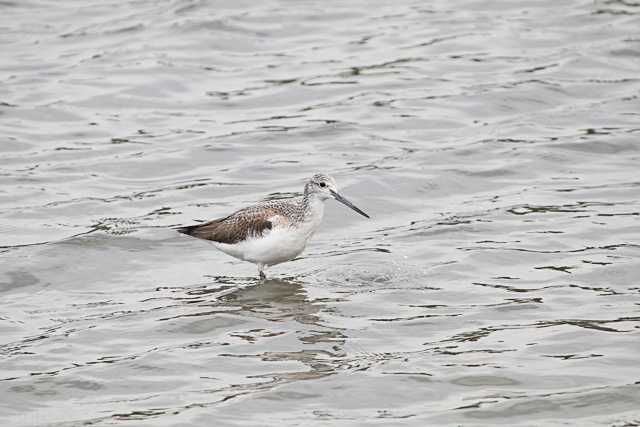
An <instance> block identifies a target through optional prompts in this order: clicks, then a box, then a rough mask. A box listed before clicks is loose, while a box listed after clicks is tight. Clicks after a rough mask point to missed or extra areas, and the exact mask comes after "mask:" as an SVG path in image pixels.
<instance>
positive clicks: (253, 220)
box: [178, 210, 273, 244]
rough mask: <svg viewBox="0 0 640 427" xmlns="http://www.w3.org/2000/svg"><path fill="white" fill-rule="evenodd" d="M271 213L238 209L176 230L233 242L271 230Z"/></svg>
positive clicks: (200, 236) (213, 239)
mask: <svg viewBox="0 0 640 427" xmlns="http://www.w3.org/2000/svg"><path fill="white" fill-rule="evenodd" d="M272 215H273V212H269V211H264V210H263V211H261V212H259V213H250V212H242V211H240V212H236V213H235V214H233V215H230V216H228V217H226V218H221V219H214V220H213V221H209V222H206V223H204V224H196V225H191V226H188V227H181V228H178V231H179V232H180V233H183V234H187V235H189V236H193V237H197V238H199V239H205V240H212V241H214V242H219V243H228V244H233V243H238V242H240V241H242V240H245V239H247V238H249V237H252V236H261V235H262V234H263V233H264V232H265V231H266V230H271V228H272V227H273V224H272V223H271V221H269V219H268V218H270V217H271V216H272Z"/></svg>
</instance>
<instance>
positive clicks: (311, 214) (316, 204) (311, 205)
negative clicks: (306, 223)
mask: <svg viewBox="0 0 640 427" xmlns="http://www.w3.org/2000/svg"><path fill="white" fill-rule="evenodd" d="M301 211H302V212H301V213H302V216H303V217H304V218H305V219H313V220H316V219H317V220H318V221H320V220H321V219H322V215H323V214H324V200H322V199H321V198H320V197H319V196H318V195H316V194H313V193H311V194H309V193H307V192H306V191H305V193H304V196H302V204H301Z"/></svg>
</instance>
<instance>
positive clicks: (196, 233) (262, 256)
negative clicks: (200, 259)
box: [177, 174, 368, 277]
mask: <svg viewBox="0 0 640 427" xmlns="http://www.w3.org/2000/svg"><path fill="white" fill-rule="evenodd" d="M332 197H333V198H335V199H336V200H339V201H340V202H342V203H344V204H345V205H347V206H349V207H350V208H352V209H354V210H355V211H356V212H358V213H360V214H362V215H364V216H366V217H368V215H367V214H365V213H364V212H362V211H361V210H359V209H358V208H356V207H355V206H353V205H352V204H351V203H350V202H349V201H348V200H346V199H344V197H343V196H341V195H340V194H339V193H338V192H337V187H336V184H335V181H334V179H333V178H331V177H330V176H328V175H323V174H316V175H314V176H313V177H311V179H310V180H309V181H308V182H307V183H306V185H305V188H304V194H303V195H302V196H298V197H292V198H288V199H279V200H269V201H264V202H261V203H258V204H256V205H253V206H249V207H246V208H243V209H240V210H238V211H236V212H234V213H232V214H231V215H229V216H226V217H223V218H219V219H214V220H212V221H209V222H206V223H203V224H196V225H191V226H187V227H180V228H178V229H177V230H178V231H179V232H181V233H183V234H187V235H189V236H193V237H197V238H200V239H205V240H209V241H211V242H213V243H214V244H215V245H216V247H217V248H218V249H220V250H221V251H223V252H225V253H227V254H229V255H231V256H234V257H236V258H239V259H242V260H244V261H249V262H253V263H255V264H257V265H258V270H259V272H260V277H265V275H264V268H265V266H271V265H275V264H279V263H281V262H284V261H289V260H291V259H293V258H295V257H296V256H297V255H299V254H300V253H301V252H302V251H303V250H304V247H305V245H306V243H307V240H308V239H309V238H310V237H311V236H312V235H313V233H314V232H315V231H316V229H317V228H318V226H319V225H320V221H321V220H322V216H323V213H324V201H325V200H327V199H329V198H332Z"/></svg>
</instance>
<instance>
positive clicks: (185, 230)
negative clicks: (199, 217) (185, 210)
mask: <svg viewBox="0 0 640 427" xmlns="http://www.w3.org/2000/svg"><path fill="white" fill-rule="evenodd" d="M200 225H202V224H196V225H187V226H186V227H175V228H174V230H176V231H177V232H178V233H182V234H186V235H187V236H192V235H193V232H194V230H195V229H196V228H198V227H199V226H200Z"/></svg>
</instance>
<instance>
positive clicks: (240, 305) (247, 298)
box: [188, 277, 323, 324]
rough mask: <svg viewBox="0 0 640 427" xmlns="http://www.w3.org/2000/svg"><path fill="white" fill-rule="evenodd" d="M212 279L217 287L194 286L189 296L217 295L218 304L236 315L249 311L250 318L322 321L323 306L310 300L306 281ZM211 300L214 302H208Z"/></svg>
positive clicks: (309, 322) (306, 321) (307, 321)
mask: <svg viewBox="0 0 640 427" xmlns="http://www.w3.org/2000/svg"><path fill="white" fill-rule="evenodd" d="M212 279H213V280H214V281H215V285H216V286H215V287H213V288H212V287H210V286H207V287H205V288H202V289H192V290H190V291H189V292H188V293H189V295H192V296H195V295H198V296H200V297H203V296H204V295H205V294H210V296H211V297H214V298H215V305H218V306H225V307H226V308H229V309H232V310H233V312H234V313H236V314H242V313H246V314H247V315H249V316H251V317H259V318H263V319H266V320H284V319H293V320H295V321H298V322H300V323H304V324H316V323H317V322H318V320H319V319H318V316H317V313H318V312H320V310H321V309H322V307H323V305H322V304H319V303H315V302H312V301H310V300H309V299H308V295H307V293H306V291H305V289H304V286H303V283H302V282H300V281H297V280H293V279H268V280H261V281H255V280H251V281H245V280H242V279H230V278H228V277H212ZM241 280H242V281H241ZM252 282H254V283H255V284H253V283H252ZM220 285H222V286H220ZM207 299H208V298H207ZM200 302H202V300H200ZM211 302H213V301H209V303H211Z"/></svg>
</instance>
